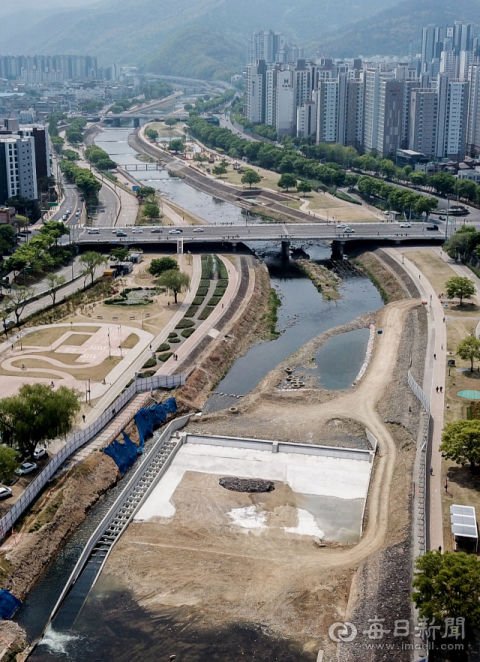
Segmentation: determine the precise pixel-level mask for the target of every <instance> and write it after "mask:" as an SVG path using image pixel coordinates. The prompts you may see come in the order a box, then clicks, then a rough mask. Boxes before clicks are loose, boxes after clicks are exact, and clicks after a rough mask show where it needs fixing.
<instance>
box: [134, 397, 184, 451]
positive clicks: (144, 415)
mask: <svg viewBox="0 0 480 662" xmlns="http://www.w3.org/2000/svg"><path fill="white" fill-rule="evenodd" d="M176 411H177V402H176V400H175V398H169V399H168V400H165V402H164V403H163V404H161V405H153V407H148V409H140V410H139V411H138V412H137V413H136V414H135V422H136V424H137V428H138V433H139V435H140V448H143V445H144V443H145V439H147V438H148V437H151V436H152V434H153V430H154V428H156V427H158V426H159V425H160V424H161V423H163V422H164V421H165V420H166V418H167V415H168V414H174V413H175V412H176Z"/></svg>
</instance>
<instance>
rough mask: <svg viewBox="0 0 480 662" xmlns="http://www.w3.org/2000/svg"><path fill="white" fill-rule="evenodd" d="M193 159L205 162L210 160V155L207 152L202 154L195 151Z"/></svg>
mask: <svg viewBox="0 0 480 662" xmlns="http://www.w3.org/2000/svg"><path fill="white" fill-rule="evenodd" d="M193 160H194V161H198V162H200V163H205V161H208V156H206V155H205V154H201V153H200V152H195V154H194V155H193Z"/></svg>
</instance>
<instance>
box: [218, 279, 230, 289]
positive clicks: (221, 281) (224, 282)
mask: <svg viewBox="0 0 480 662" xmlns="http://www.w3.org/2000/svg"><path fill="white" fill-rule="evenodd" d="M227 285H228V278H219V279H218V280H217V287H225V288H226V287H227Z"/></svg>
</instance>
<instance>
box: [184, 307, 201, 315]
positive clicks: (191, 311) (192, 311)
mask: <svg viewBox="0 0 480 662" xmlns="http://www.w3.org/2000/svg"><path fill="white" fill-rule="evenodd" d="M198 309H199V306H190V308H189V309H188V310H187V312H186V313H185V317H195V315H196V314H197V313H198Z"/></svg>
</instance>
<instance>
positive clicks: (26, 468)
mask: <svg viewBox="0 0 480 662" xmlns="http://www.w3.org/2000/svg"><path fill="white" fill-rule="evenodd" d="M36 468H37V465H36V464H35V462H22V464H21V465H20V466H19V467H18V469H17V470H16V471H15V473H16V474H17V476H25V475H26V474H29V473H32V471H35V469H36Z"/></svg>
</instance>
